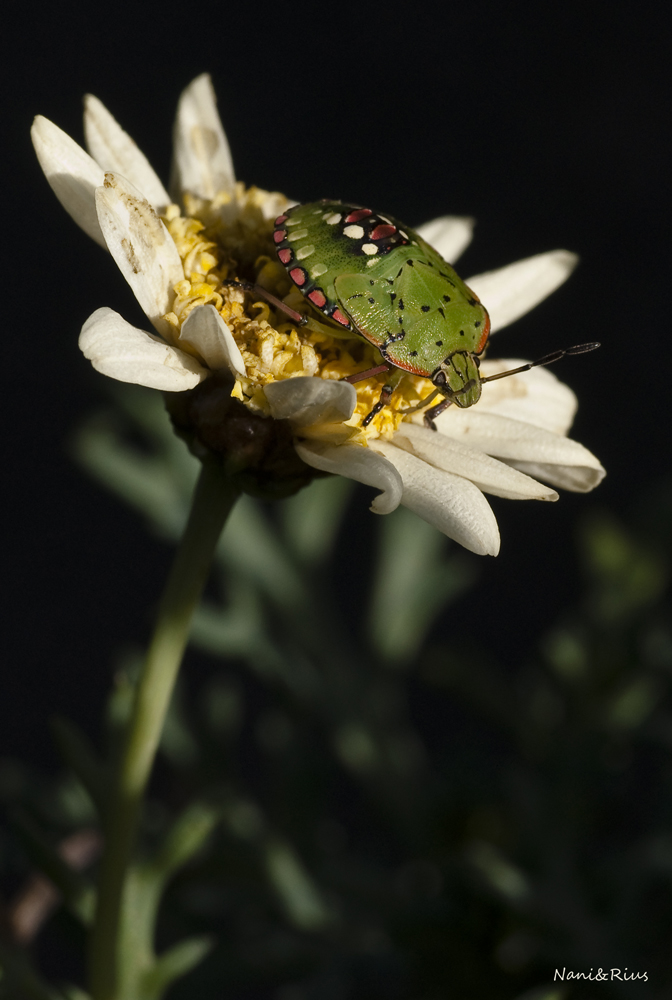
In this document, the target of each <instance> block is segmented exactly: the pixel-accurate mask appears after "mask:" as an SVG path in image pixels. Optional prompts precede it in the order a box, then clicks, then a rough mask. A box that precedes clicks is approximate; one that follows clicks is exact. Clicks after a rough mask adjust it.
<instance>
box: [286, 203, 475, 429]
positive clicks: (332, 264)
mask: <svg viewBox="0 0 672 1000" xmlns="http://www.w3.org/2000/svg"><path fill="white" fill-rule="evenodd" d="M274 240H275V245H276V253H277V255H278V258H279V260H280V261H281V263H282V264H283V265H284V266H285V268H286V269H287V272H288V274H289V276H290V278H291V279H292V281H293V282H294V284H295V285H296V286H297V287H298V288H299V289H300V290H301V292H302V293H303V295H305V297H306V298H307V299H308V301H310V302H311V303H312V304H313V305H314V306H315V307H316V308H317V309H319V310H320V311H321V312H322V313H323V314H324V315H325V316H327V317H328V318H329V319H330V320H332V322H334V323H336V324H338V325H339V326H340V327H341V328H342V329H343V330H348V331H352V333H353V334H358V335H359V336H361V337H364V339H365V340H368V341H369V343H371V344H373V345H374V347H377V348H378V350H379V351H380V353H381V356H382V359H383V362H384V366H383V370H385V368H391V369H397V370H398V371H397V372H396V373H394V374H393V375H392V377H391V379H390V380H389V384H388V385H387V386H385V389H384V391H383V395H382V397H381V400H380V402H379V403H378V404H377V405H376V407H374V409H373V410H372V412H371V413H370V414H369V415H368V416H367V417H366V418H365V424H366V423H368V422H370V420H371V419H373V417H374V416H375V414H376V413H377V412H379V410H380V409H381V408H382V407H383V406H384V405H385V404H386V403H387V402H388V401H389V397H390V396H391V394H392V389H393V387H394V384H398V382H399V380H400V379H401V378H402V377H403V374H404V373H406V372H409V373H411V374H413V375H419V376H422V377H424V378H428V379H430V380H431V382H432V384H433V386H434V389H435V390H436V392H437V393H440V394H441V395H443V396H444V397H445V400H446V405H448V403H456V404H457V405H458V406H462V407H465V406H471V405H472V404H473V403H476V402H477V401H478V399H479V397H480V395H481V379H480V378H479V374H478V364H479V355H480V354H481V353H482V352H483V350H484V348H485V345H486V342H487V339H488V334H489V333H490V319H489V317H488V313H487V311H486V309H485V308H484V307H483V306H482V305H481V303H480V302H479V301H478V299H477V298H476V296H475V295H474V294H473V292H472V291H471V290H470V289H469V288H467V286H466V285H465V284H464V282H463V281H462V280H461V279H460V278H459V277H458V275H457V274H456V273H455V271H454V270H453V268H452V267H451V266H450V265H449V264H447V263H446V261H444V260H443V258H442V257H441V256H440V255H439V254H438V253H437V252H436V250H434V249H433V248H432V247H430V245H429V244H428V243H426V242H425V241H424V240H423V239H422V237H421V236H419V235H418V234H417V233H416V232H414V231H413V230H412V229H409V228H408V227H407V226H405V225H404V224H403V223H401V222H398V221H397V220H396V219H393V218H392V217H391V216H388V215H380V214H376V213H375V212H373V211H371V209H369V208H360V207H358V206H356V205H344V204H342V203H341V202H338V201H322V202H315V203H312V204H308V205H295V206H294V207H292V208H290V209H288V210H287V211H286V212H285V213H284V214H283V215H281V216H279V217H278V218H277V219H276V221H275V233H274ZM359 374H360V376H363V377H366V373H363V372H360V373H359ZM355 378H356V377H351V378H350V379H349V381H354V380H355ZM385 390H387V391H385ZM442 408H443V407H442Z"/></svg>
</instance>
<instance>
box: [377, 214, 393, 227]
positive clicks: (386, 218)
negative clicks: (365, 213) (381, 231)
mask: <svg viewBox="0 0 672 1000" xmlns="http://www.w3.org/2000/svg"><path fill="white" fill-rule="evenodd" d="M378 218H379V219H380V220H381V222H386V223H387V224H388V226H391V225H392V221H391V219H388V217H387V216H386V215H379V216H378Z"/></svg>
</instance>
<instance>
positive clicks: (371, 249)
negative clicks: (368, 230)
mask: <svg viewBox="0 0 672 1000" xmlns="http://www.w3.org/2000/svg"><path fill="white" fill-rule="evenodd" d="M291 238H292V237H289V239H291ZM362 250H363V251H364V253H368V254H369V255H371V254H374V253H378V247H377V246H376V244H375V243H365V244H364V245H363V246H362Z"/></svg>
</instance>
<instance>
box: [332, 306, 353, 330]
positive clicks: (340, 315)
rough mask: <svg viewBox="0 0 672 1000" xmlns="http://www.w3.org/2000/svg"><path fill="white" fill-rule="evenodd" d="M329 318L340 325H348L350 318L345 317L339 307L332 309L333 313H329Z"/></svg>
mask: <svg viewBox="0 0 672 1000" xmlns="http://www.w3.org/2000/svg"><path fill="white" fill-rule="evenodd" d="M331 318H332V319H335V320H336V322H337V323H340V324H341V326H350V320H349V319H348V318H347V316H344V315H343V313H342V312H341V310H340V309H334V311H333V313H332V314H331Z"/></svg>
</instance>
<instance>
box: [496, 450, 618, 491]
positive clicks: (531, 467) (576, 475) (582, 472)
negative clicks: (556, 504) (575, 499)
mask: <svg viewBox="0 0 672 1000" xmlns="http://www.w3.org/2000/svg"><path fill="white" fill-rule="evenodd" d="M588 454H589V455H590V452H588ZM590 457H591V459H592V460H593V462H592V464H590V465H588V464H586V465H559V464H557V463H556V464H552V465H551V464H547V463H544V462H511V465H514V466H515V467H516V469H519V470H520V471H521V472H524V473H525V474H526V475H528V476H538V477H539V479H545V480H546V482H547V483H552V484H553V486H558V487H559V488H560V489H562V490H571V492H572V493H590V491H591V490H594V489H595V487H596V486H599V484H600V483H601V482H602V480H603V479H604V477H605V476H606V474H607V473H606V470H605V469H604V468H603V467H602V466H601V465H600V463H599V462H598V461H597V459H596V458H595V456H594V455H590Z"/></svg>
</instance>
